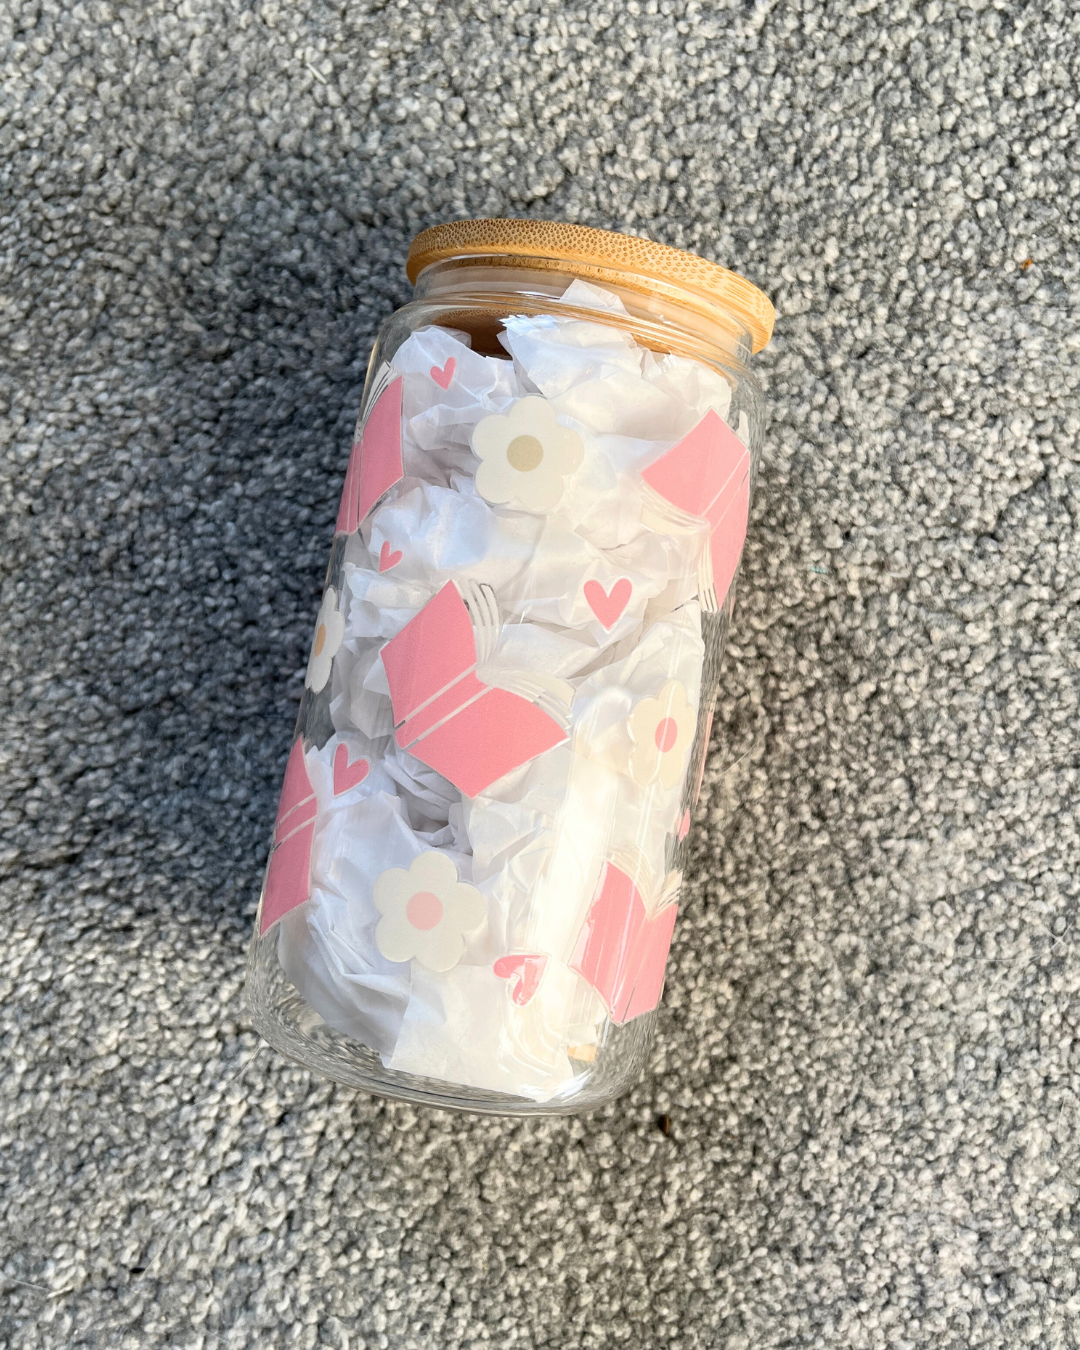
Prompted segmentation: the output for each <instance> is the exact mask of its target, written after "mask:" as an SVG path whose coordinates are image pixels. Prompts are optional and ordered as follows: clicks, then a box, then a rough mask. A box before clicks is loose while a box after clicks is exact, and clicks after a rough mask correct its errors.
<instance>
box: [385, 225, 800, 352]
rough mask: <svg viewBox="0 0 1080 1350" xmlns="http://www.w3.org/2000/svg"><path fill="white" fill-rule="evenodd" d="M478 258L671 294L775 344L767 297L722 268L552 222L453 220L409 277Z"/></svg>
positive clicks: (421, 249) (416, 245)
mask: <svg viewBox="0 0 1080 1350" xmlns="http://www.w3.org/2000/svg"><path fill="white" fill-rule="evenodd" d="M472 254H481V255H485V256H486V257H489V258H490V257H502V258H505V259H506V261H507V263H508V264H514V265H517V266H530V267H532V268H535V269H538V270H545V271H546V270H551V269H552V267H553V264H554V263H563V264H568V266H567V269H566V270H567V271H572V272H573V273H574V274H575V275H576V276H581V277H584V278H586V279H587V280H590V281H597V282H600V283H601V284H602V283H603V282H605V281H606V282H608V283H611V284H614V285H618V286H622V287H625V288H626V289H628V290H636V291H641V292H643V293H645V294H648V295H657V294H659V295H666V296H667V297H668V298H670V299H671V300H673V301H674V302H676V303H680V304H683V305H686V306H688V307H690V308H692V309H694V310H696V311H697V312H698V313H701V314H705V315H706V316H707V315H708V314H709V313H710V312H713V313H715V311H716V310H717V309H723V310H726V311H727V312H728V313H729V314H732V315H734V316H735V318H737V319H738V320H739V321H740V322H741V323H743V324H745V326H746V328H747V331H748V332H749V334H750V341H751V347H752V350H753V351H755V352H759V351H761V349H762V347H764V346H765V345H766V343H767V342H768V341H769V339H770V338H771V337H772V330H773V324H774V322H775V321H776V311H775V310H774V309H773V306H772V301H771V300H770V299H769V298H768V296H767V295H765V294H764V292H762V291H759V290H758V288H757V287H756V286H752V285H751V284H750V282H749V281H747V280H746V279H745V278H744V277H740V276H739V275H738V274H737V273H735V272H729V271H728V270H727V268H726V267H721V266H720V265H719V264H718V263H711V262H707V261H706V259H704V258H699V257H698V256H697V255H696V254H695V253H684V252H683V250H682V249H678V248H671V247H669V246H668V245H667V244H655V243H653V241H652V240H651V239H637V238H635V237H634V236H633V235H629V234H616V233H615V232H614V231H613V230H594V229H591V228H590V227H589V226H587V225H566V224H561V223H559V222H557V221H553V220H451V221H447V223H446V224H445V225H433V226H432V227H431V229H430V230H425V231H424V232H423V234H418V235H417V236H416V238H415V239H414V240H413V241H412V247H411V248H410V249H409V258H408V262H407V263H406V264H405V270H406V272H407V273H408V277H409V280H410V281H411V282H413V283H414V284H415V282H416V279H417V277H418V276H419V275H420V273H421V272H422V271H423V270H424V268H425V267H429V266H430V265H431V264H432V263H437V262H444V261H446V260H447V259H451V258H462V257H468V256H469V255H472Z"/></svg>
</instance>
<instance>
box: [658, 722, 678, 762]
mask: <svg viewBox="0 0 1080 1350" xmlns="http://www.w3.org/2000/svg"><path fill="white" fill-rule="evenodd" d="M678 739H679V724H678V722H676V721H675V719H674V717H665V718H664V720H663V721H662V722H660V723H659V724H658V725H657V728H656V748H657V750H659V751H660V753H661V754H662V755H666V754H667V752H668V751H669V750H670V749H671V747H672V746H673V745H674V744H675V742H676V741H677V740H678Z"/></svg>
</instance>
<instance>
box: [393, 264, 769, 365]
mask: <svg viewBox="0 0 1080 1350" xmlns="http://www.w3.org/2000/svg"><path fill="white" fill-rule="evenodd" d="M598 271H599V269H592V268H589V267H581V268H578V267H576V266H575V265H574V264H573V263H569V262H566V261H563V260H561V259H547V258H528V259H525V258H513V257H510V258H508V257H504V256H501V255H494V254H491V255H486V254H479V255H470V256H468V257H461V258H449V259H446V260H444V261H442V262H437V263H432V264H431V265H430V266H428V267H426V268H425V269H424V270H423V272H421V273H420V275H419V277H417V279H416V286H415V290H414V294H413V299H414V301H418V302H424V303H428V304H433V305H438V306H442V305H448V306H453V305H460V306H461V307H462V308H463V309H468V308H475V309H481V310H487V311H489V312H490V311H502V312H504V313H530V312H531V313H543V314H556V315H557V314H560V313H565V315H566V317H567V318H586V319H592V320H594V321H596V322H600V323H606V324H614V325H615V326H617V327H624V328H627V329H628V330H629V331H630V332H632V333H633V335H634V337H635V338H636V339H637V340H638V341H639V342H641V343H643V344H644V345H645V346H647V347H650V348H651V349H652V350H654V351H658V352H677V353H678V354H680V355H686V356H693V357H697V358H699V359H704V360H708V361H715V360H717V359H719V360H721V361H723V362H724V363H725V364H731V363H735V364H737V365H739V366H741V367H743V368H744V369H745V368H746V367H747V366H748V363H749V360H750V354H751V350H752V348H751V335H750V333H749V331H748V329H747V328H746V326H745V325H744V324H742V323H740V321H739V320H738V319H737V318H736V317H735V316H734V315H733V314H731V313H730V312H729V311H727V310H725V309H723V308H722V307H721V306H719V305H716V304H715V303H712V302H710V301H709V300H708V298H707V297H704V296H702V295H701V294H700V293H697V292H690V291H686V290H683V289H682V288H680V287H678V286H675V285H673V284H672V283H670V282H663V283H657V284H655V286H654V288H653V289H650V290H643V289H642V288H643V287H650V286H653V283H651V282H650V281H649V280H648V278H642V277H641V276H639V275H636V274H631V273H626V272H623V273H621V274H620V270H619V269H616V268H612V267H605V268H603V269H602V275H597V272H598ZM574 281H584V282H587V283H588V287H578V288H576V291H575V293H574V295H573V296H572V297H570V298H567V299H564V296H565V293H566V291H567V288H568V287H569V286H570V285H571V284H572V283H573V282H574Z"/></svg>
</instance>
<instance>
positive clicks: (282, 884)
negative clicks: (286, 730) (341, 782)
mask: <svg viewBox="0 0 1080 1350" xmlns="http://www.w3.org/2000/svg"><path fill="white" fill-rule="evenodd" d="M318 809H319V807H318V802H317V801H316V800H315V789H314V788H313V787H312V786H311V779H310V778H309V777H308V773H307V768H306V767H305V765H304V746H303V742H302V741H301V740H299V738H298V739H297V740H296V741H294V742H293V748H292V750H291V751H290V752H289V762H288V764H286V766H285V781H284V782H283V783H282V785H281V800H280V802H279V803H278V813H277V820H276V821H275V822H274V842H273V844H272V845H271V849H270V863H269V866H268V867H267V869H266V885H265V886H264V887H263V898H262V910H261V911H260V916H259V935H260V936H261V935H262V934H263V933H265V932H266V930H267V929H268V928H270V927H271V926H272V925H273V924H275V923H277V921H278V919H280V918H282V917H283V916H284V915H286V914H288V912H289V911H290V910H292V909H295V908H296V907H297V905H302V904H303V903H304V901H305V900H307V899H308V898H309V897H310V895H311V840H312V837H313V835H314V834H315V816H316V815H317V814H318Z"/></svg>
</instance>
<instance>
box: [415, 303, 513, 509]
mask: <svg viewBox="0 0 1080 1350" xmlns="http://www.w3.org/2000/svg"><path fill="white" fill-rule="evenodd" d="M462 338H463V335H459V334H454V333H451V332H449V331H448V330H446V329H444V328H435V327H431V328H420V329H418V330H417V331H416V332H415V333H413V334H411V336H409V337H408V338H407V339H406V340H405V341H404V342H403V343H402V344H401V346H400V347H399V348H398V349H397V351H396V352H395V353H394V356H393V360H392V362H391V369H392V372H393V373H394V374H401V375H403V376H404V389H403V392H402V414H403V422H404V427H403V442H402V449H403V457H404V465H405V472H406V475H407V476H408V477H410V478H417V479H421V480H423V481H426V482H428V483H431V482H435V483H443V484H445V483H448V482H449V477H450V474H451V472H452V471H453V470H455V469H469V470H470V472H471V468H472V467H473V460H472V455H471V452H470V449H469V443H470V440H471V437H472V431H473V428H474V427H475V425H476V423H477V422H478V421H480V420H481V418H483V417H485V416H488V415H489V414H491V413H497V412H502V411H504V409H506V408H507V407H508V405H509V404H510V403H511V402H512V401H513V400H514V399H516V398H519V397H520V396H521V395H522V394H523V393H524V392H526V391H525V390H523V389H522V388H521V385H520V382H519V380H518V378H517V372H516V371H515V369H514V366H513V364H512V363H511V362H509V361H503V360H499V359H497V358H494V357H490V356H480V355H479V354H478V353H476V352H474V351H473V350H472V349H471V348H470V347H469V346H467V345H466V343H465V342H464V341H463V340H462Z"/></svg>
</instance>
